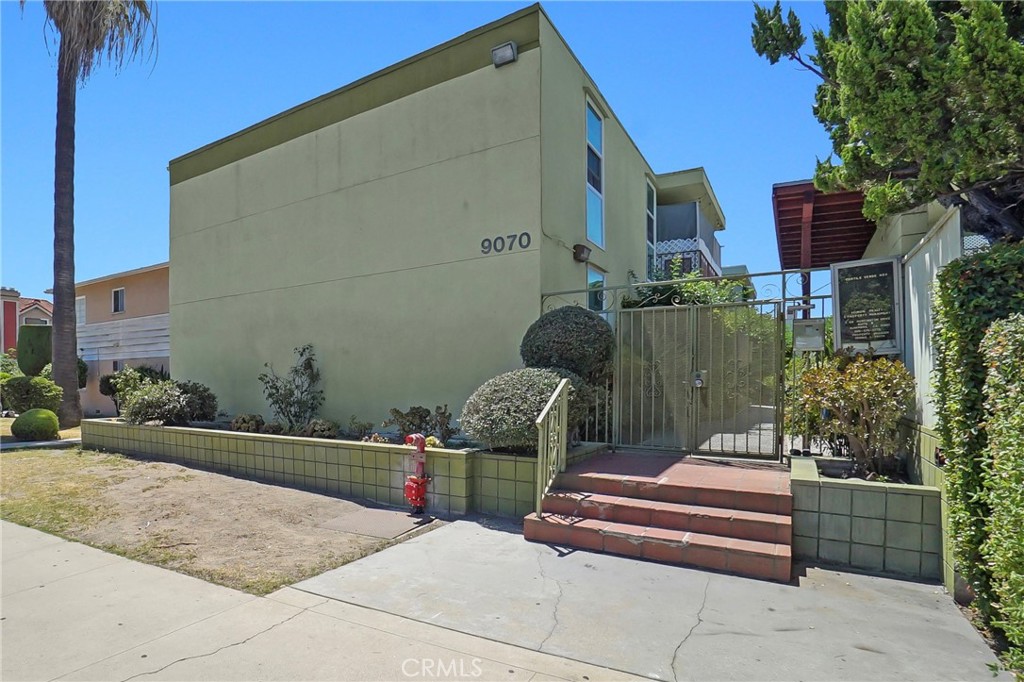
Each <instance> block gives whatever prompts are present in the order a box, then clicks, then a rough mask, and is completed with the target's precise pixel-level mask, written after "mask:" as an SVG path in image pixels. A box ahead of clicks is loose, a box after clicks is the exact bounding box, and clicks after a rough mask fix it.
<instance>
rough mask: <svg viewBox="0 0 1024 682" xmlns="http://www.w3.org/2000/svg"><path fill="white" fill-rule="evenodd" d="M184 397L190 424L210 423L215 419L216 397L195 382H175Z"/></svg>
mask: <svg viewBox="0 0 1024 682" xmlns="http://www.w3.org/2000/svg"><path fill="white" fill-rule="evenodd" d="M174 383H175V384H176V385H177V387H178V390H180V391H181V392H182V393H183V394H184V395H185V408H186V410H187V411H188V420H189V421H190V422H211V421H213V420H214V419H216V418H217V396H215V395H214V394H213V391H211V390H210V389H209V388H208V387H207V386H205V385H204V384H200V383H199V382H197V381H176V382H174Z"/></svg>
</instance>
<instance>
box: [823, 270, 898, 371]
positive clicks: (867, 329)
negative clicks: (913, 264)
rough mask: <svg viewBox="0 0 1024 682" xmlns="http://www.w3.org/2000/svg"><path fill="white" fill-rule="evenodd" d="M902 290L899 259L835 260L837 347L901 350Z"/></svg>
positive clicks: (880, 351) (885, 351) (886, 351)
mask: <svg viewBox="0 0 1024 682" xmlns="http://www.w3.org/2000/svg"><path fill="white" fill-rule="evenodd" d="M902 291H903V289H902V286H901V281H900V264H899V259H898V258H873V259H869V260H859V261H850V262H847V263H834V264H833V265H832V298H833V304H834V306H835V341H834V346H835V349H836V350H839V349H840V348H853V350H854V351H866V350H868V349H869V348H870V349H872V350H873V351H874V353H875V355H894V354H898V353H900V352H902V348H903V343H902V342H903V315H902V305H901V303H902V298H901V297H902Z"/></svg>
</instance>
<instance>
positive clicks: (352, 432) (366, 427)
mask: <svg viewBox="0 0 1024 682" xmlns="http://www.w3.org/2000/svg"><path fill="white" fill-rule="evenodd" d="M371 431H373V422H361V421H359V419H358V418H357V417H356V416H355V415H352V417H351V418H350V419H349V420H348V429H346V431H345V435H346V436H348V437H349V438H353V439H355V440H362V439H363V438H365V437H366V436H368V435H370V432H371Z"/></svg>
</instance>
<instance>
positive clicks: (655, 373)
mask: <svg viewBox="0 0 1024 682" xmlns="http://www.w3.org/2000/svg"><path fill="white" fill-rule="evenodd" d="M616 318H617V319H616V324H615V328H616V336H617V340H618V343H617V358H616V362H615V374H614V378H613V382H612V383H613V385H612V401H613V410H612V412H613V418H612V430H613V436H614V437H613V442H614V443H615V444H616V445H621V446H629V447H641V448H656V449H671V450H674V451H679V450H684V451H688V452H693V453H699V454H718V455H727V456H737V455H738V456H752V457H763V458H773V459H774V458H777V457H778V454H779V443H780V439H779V433H780V426H781V425H780V420H781V378H782V363H783V341H784V329H785V327H784V317H783V310H782V302H780V301H744V302H741V303H726V304H718V305H706V306H681V307H676V306H665V307H654V308H637V309H623V310H619V311H618V314H617V316H616Z"/></svg>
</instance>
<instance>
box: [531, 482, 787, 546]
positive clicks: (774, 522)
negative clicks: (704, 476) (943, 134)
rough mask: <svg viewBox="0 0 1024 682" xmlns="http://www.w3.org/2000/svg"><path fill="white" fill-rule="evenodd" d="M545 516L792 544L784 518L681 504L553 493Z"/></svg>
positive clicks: (555, 491)
mask: <svg viewBox="0 0 1024 682" xmlns="http://www.w3.org/2000/svg"><path fill="white" fill-rule="evenodd" d="M543 509H544V512H546V513H549V514H558V515H561V516H578V517H581V518H587V519H599V520H604V521H613V522H616V523H627V524H633V525H638V526H650V527H655V528H664V529H667V530H683V531H692V532H695V533H703V534H706V535H718V536H722V537H729V538H738V539H744V540H757V541H759V542H771V543H776V542H777V543H782V544H786V545H788V544H791V541H792V527H793V520H792V517H791V516H788V515H784V514H768V513H764V512H755V511H745V510H742V509H724V508H721V507H705V506H701V505H691V504H677V503H673V502H661V501H659V500H644V499H637V498H633V497H621V496H616V495H602V494H600V493H587V492H578V491H573V490H552V491H551V492H549V493H548V494H547V495H546V496H545V497H544V506H543Z"/></svg>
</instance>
